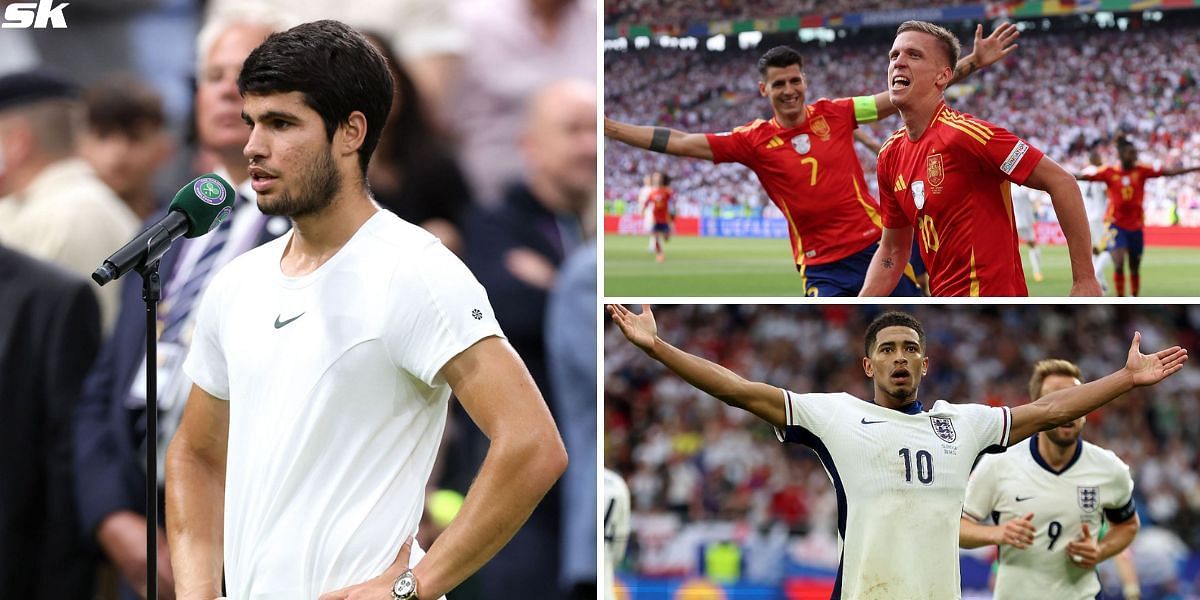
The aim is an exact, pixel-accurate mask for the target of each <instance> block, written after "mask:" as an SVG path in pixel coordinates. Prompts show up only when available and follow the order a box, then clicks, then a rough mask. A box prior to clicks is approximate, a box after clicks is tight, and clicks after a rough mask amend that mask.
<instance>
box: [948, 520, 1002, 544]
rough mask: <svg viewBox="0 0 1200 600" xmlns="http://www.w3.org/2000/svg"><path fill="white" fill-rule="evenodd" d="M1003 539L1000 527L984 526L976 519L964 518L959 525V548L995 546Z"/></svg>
mask: <svg viewBox="0 0 1200 600" xmlns="http://www.w3.org/2000/svg"><path fill="white" fill-rule="evenodd" d="M1001 537H1002V534H1001V529H1000V526H999V525H984V524H982V523H977V522H976V521H975V520H974V519H969V518H967V517H963V518H961V519H959V524H958V547H959V548H979V547H980V546H995V545H997V544H999V543H1000V539H1001Z"/></svg>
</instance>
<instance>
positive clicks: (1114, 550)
mask: <svg viewBox="0 0 1200 600" xmlns="http://www.w3.org/2000/svg"><path fill="white" fill-rule="evenodd" d="M1138 527H1139V524H1138V521H1137V517H1136V516H1135V517H1134V518H1132V519H1130V520H1128V521H1125V522H1123V523H1117V524H1116V525H1113V526H1112V527H1111V528H1110V529H1109V530H1108V534H1107V535H1105V536H1104V538H1103V539H1101V540H1100V544H1099V549H1100V558H1099V559H1097V560H1096V562H1104V561H1106V560H1108V559H1110V558H1112V557H1114V556H1116V555H1118V554H1120V553H1121V552H1122V551H1124V550H1125V549H1126V548H1128V547H1129V544H1132V543H1133V538H1134V537H1135V536H1137V532H1138Z"/></svg>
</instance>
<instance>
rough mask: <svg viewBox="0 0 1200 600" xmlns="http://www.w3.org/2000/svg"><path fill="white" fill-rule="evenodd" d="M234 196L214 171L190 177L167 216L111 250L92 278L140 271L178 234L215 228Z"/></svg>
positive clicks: (99, 279) (109, 278) (190, 234)
mask: <svg viewBox="0 0 1200 600" xmlns="http://www.w3.org/2000/svg"><path fill="white" fill-rule="evenodd" d="M236 198H237V195H236V194H235V193H234V191H233V186H231V185H229V182H227V181H225V180H224V179H222V178H221V177H220V176H218V175H217V174H216V173H206V174H204V175H201V176H199V177H197V178H195V179H193V180H192V181H191V182H190V183H188V184H187V185H185V186H183V187H182V188H179V191H178V192H177V193H176V194H175V197H174V198H172V199H171V205H170V206H169V207H167V214H166V216H164V217H163V218H161V219H159V220H158V221H157V222H155V223H154V224H153V225H151V226H149V227H147V228H146V230H145V231H143V232H141V233H139V234H138V236H137V237H135V238H133V239H132V240H130V241H129V243H127V244H125V245H124V246H122V247H121V249H120V250H117V251H116V252H113V254H112V256H110V257H108V259H107V260H105V261H104V264H102V265H100V266H99V267H98V268H97V269H96V271H95V272H94V273H92V279H94V280H95V281H96V283H98V284H100V285H104V284H106V283H108V282H110V281H112V280H114V279H117V278H119V277H121V276H122V275H124V274H126V273H128V272H130V271H133V270H135V269H136V270H139V271H140V270H141V269H143V268H144V267H145V266H146V265H149V264H152V263H153V262H154V261H156V260H158V259H160V258H162V255H163V254H165V253H166V252H167V249H168V248H170V247H171V243H172V242H174V241H175V240H177V239H179V237H180V236H183V237H188V238H194V237H200V236H202V235H204V234H206V233H208V232H210V231H212V230H214V229H216V228H217V227H218V226H219V225H220V224H221V222H222V221H224V220H225V219H228V218H229V215H230V213H232V212H233V203H234V200H235V199H236Z"/></svg>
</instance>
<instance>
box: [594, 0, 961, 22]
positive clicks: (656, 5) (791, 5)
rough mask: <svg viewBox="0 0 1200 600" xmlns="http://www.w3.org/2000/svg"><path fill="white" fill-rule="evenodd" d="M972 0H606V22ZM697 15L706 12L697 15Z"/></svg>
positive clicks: (764, 15)
mask: <svg viewBox="0 0 1200 600" xmlns="http://www.w3.org/2000/svg"><path fill="white" fill-rule="evenodd" d="M976 3H977V2H972V1H971V0H946V1H941V2H936V3H931V2H923V1H921V0H835V1H833V2H817V1H816V0H800V1H799V2H785V1H783V0H755V1H753V2H737V1H736V0H704V1H703V2H689V1H688V0H668V1H666V2H662V1H658V2H656V1H654V0H616V1H614V2H605V3H604V23H605V24H606V25H626V24H628V25H654V24H665V23H692V22H696V21H705V20H716V19H769V18H777V17H803V16H807V15H811V14H822V15H829V14H841V13H847V12H868V11H883V10H897V9H905V8H925V7H927V6H929V5H931V4H937V5H939V6H959V5H963V4H976ZM697 15H704V16H703V17H697Z"/></svg>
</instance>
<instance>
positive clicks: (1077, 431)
mask: <svg viewBox="0 0 1200 600" xmlns="http://www.w3.org/2000/svg"><path fill="white" fill-rule="evenodd" d="M1077 385H1082V384H1081V383H1080V381H1079V380H1078V379H1075V378H1074V377H1071V376H1069V375H1047V376H1046V378H1045V379H1043V380H1042V396H1045V395H1046V394H1049V393H1051V392H1057V391H1058V390H1065V389H1067V388H1072V387H1075V386H1077ZM1040 397H1041V396H1039V398H1040ZM1086 421H1087V418H1086V417H1079V418H1078V419H1075V420H1074V421H1071V422H1070V423H1064V424H1062V425H1059V426H1058V427H1055V428H1054V429H1051V430H1049V431H1045V432H1044V433H1045V434H1046V439H1048V440H1050V442H1051V443H1053V444H1054V445H1056V446H1059V447H1062V448H1069V447H1070V446H1071V445H1072V444H1074V443H1075V442H1076V441H1078V440H1079V436H1080V435H1082V434H1083V424H1084V423H1085V422H1086Z"/></svg>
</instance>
